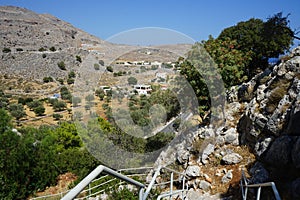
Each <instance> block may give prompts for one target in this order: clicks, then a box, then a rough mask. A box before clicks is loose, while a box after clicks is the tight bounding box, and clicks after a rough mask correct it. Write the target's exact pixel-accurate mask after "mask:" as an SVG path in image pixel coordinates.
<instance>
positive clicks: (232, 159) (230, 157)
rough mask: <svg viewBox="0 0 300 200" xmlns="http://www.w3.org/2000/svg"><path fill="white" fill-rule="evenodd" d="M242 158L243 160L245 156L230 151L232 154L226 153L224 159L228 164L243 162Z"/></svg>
mask: <svg viewBox="0 0 300 200" xmlns="http://www.w3.org/2000/svg"><path fill="white" fill-rule="evenodd" d="M242 160H243V157H242V156H240V155H239V154H238V153H230V154H227V155H225V156H224V157H223V158H222V161H223V162H224V163H225V164H227V165H231V164H237V163H239V162H241V161H242Z"/></svg>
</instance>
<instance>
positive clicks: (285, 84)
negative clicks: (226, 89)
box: [233, 47, 300, 198]
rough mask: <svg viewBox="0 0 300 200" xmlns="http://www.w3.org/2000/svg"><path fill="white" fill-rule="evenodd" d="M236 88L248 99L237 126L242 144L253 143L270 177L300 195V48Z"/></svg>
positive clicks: (296, 196) (294, 194)
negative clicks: (277, 179) (278, 179)
mask: <svg viewBox="0 0 300 200" xmlns="http://www.w3.org/2000/svg"><path fill="white" fill-rule="evenodd" d="M233 91H236V92H235V93H236V94H237V96H236V97H237V99H238V100H240V101H246V102H248V103H247V106H246V109H245V112H244V114H243V116H242V117H241V118H240V120H239V123H238V126H237V130H238V132H239V139H240V143H241V144H246V145H248V146H250V147H251V149H252V150H253V151H254V153H255V155H256V156H257V159H258V160H259V161H260V162H262V163H263V164H264V166H265V168H266V169H267V170H268V171H269V172H270V176H271V178H273V179H276V178H280V179H281V182H284V184H285V185H283V186H284V187H287V188H288V187H289V188H291V190H294V191H290V192H291V193H292V194H293V197H294V198H299V197H300V192H299V187H300V185H299V182H300V152H299V150H300V137H299V136H300V47H298V48H296V49H294V50H293V51H292V53H291V54H290V58H289V59H288V60H287V61H284V62H281V63H280V64H278V65H276V66H274V68H273V69H270V70H266V71H265V72H264V73H262V74H259V75H257V76H256V77H255V78H254V79H252V80H251V81H250V82H249V83H247V84H244V85H242V86H240V87H238V88H237V89H236V90H233ZM289 184H290V185H289ZM296 188H298V190H295V189H296Z"/></svg>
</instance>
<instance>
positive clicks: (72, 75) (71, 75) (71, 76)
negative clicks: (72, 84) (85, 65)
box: [68, 70, 76, 78]
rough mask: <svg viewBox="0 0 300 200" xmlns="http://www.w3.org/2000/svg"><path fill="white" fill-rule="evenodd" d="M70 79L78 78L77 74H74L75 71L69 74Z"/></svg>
mask: <svg viewBox="0 0 300 200" xmlns="http://www.w3.org/2000/svg"><path fill="white" fill-rule="evenodd" d="M68 77H69V78H75V77H76V74H75V72H74V71H73V70H72V71H70V73H69V74H68Z"/></svg>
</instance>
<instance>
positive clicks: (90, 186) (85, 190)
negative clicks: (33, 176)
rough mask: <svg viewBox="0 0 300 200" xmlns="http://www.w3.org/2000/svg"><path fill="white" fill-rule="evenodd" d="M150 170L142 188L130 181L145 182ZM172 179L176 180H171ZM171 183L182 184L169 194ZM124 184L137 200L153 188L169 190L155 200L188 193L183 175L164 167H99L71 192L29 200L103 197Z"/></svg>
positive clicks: (145, 196) (141, 199)
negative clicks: (134, 191)
mask: <svg viewBox="0 0 300 200" xmlns="http://www.w3.org/2000/svg"><path fill="white" fill-rule="evenodd" d="M141 170H142V171H143V172H142V173H141V172H137V171H141ZM147 170H148V171H147ZM150 170H154V171H153V173H154V174H153V176H152V179H151V181H150V183H149V184H143V183H140V182H138V181H136V180H134V179H133V178H134V177H137V178H139V179H140V178H141V177H143V179H144V180H145V177H146V176H147V175H148V174H149V171H150ZM133 172H135V173H133ZM144 172H146V173H144ZM101 173H106V175H103V176H101V177H99V178H98V176H99V175H100V174H101ZM122 173H125V174H122ZM159 176H160V177H161V179H160V180H161V181H160V182H159V183H158V182H157V181H156V180H157V178H158V177H159ZM163 176H164V177H163ZM174 176H177V177H176V178H174ZM131 177H132V178H131ZM175 182H177V183H178V182H179V183H180V184H182V186H181V187H180V188H179V190H178V189H176V190H173V188H174V183H175ZM126 183H127V184H131V185H133V186H135V187H137V188H138V189H139V200H146V199H147V198H148V196H149V194H150V193H151V190H152V189H154V188H169V191H167V192H164V193H161V194H159V195H158V196H157V195H155V196H157V199H159V200H160V199H162V198H165V197H169V198H170V199H171V198H172V197H173V196H174V195H181V199H183V198H184V196H185V195H186V192H187V190H188V188H186V187H185V186H186V184H185V183H186V175H185V174H183V173H180V172H178V171H176V170H173V169H170V168H168V167H161V166H159V167H158V168H157V169H153V167H142V168H128V169H121V170H118V171H114V170H112V169H110V168H108V167H105V166H103V165H100V166H98V167H97V168H96V169H95V170H93V171H92V172H91V173H90V174H89V175H88V176H86V177H85V178H84V179H83V180H82V181H81V182H80V183H78V184H77V185H76V186H75V187H74V188H73V189H71V190H67V191H64V192H60V193H57V194H51V195H45V196H41V197H35V198H31V200H40V199H55V200H57V199H62V200H70V199H76V200H81V199H82V200H83V199H89V198H90V197H97V196H98V197H99V195H101V194H105V192H107V191H112V190H113V189H114V187H115V186H121V185H124V184H126ZM64 195H65V196H64ZM152 195H153V194H152ZM80 196H81V197H80ZM152 197H153V196H152Z"/></svg>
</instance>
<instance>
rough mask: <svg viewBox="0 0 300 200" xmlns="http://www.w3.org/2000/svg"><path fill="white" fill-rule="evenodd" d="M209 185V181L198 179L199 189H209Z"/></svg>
mask: <svg viewBox="0 0 300 200" xmlns="http://www.w3.org/2000/svg"><path fill="white" fill-rule="evenodd" d="M210 186H211V184H210V183H209V182H207V181H204V180H201V181H200V184H199V188H200V189H202V190H205V191H207V190H209V189H210Z"/></svg>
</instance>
